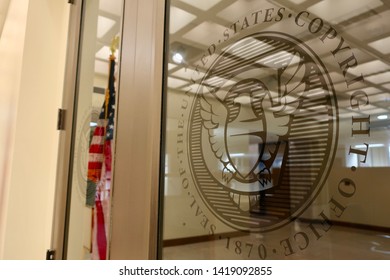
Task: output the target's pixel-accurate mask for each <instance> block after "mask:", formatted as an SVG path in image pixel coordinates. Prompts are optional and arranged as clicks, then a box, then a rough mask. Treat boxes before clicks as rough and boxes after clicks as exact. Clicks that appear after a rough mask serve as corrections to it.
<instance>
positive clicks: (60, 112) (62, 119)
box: [57, 109, 66, 130]
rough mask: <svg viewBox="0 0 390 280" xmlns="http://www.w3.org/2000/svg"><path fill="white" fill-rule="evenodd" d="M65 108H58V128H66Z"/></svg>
mask: <svg viewBox="0 0 390 280" xmlns="http://www.w3.org/2000/svg"><path fill="white" fill-rule="evenodd" d="M65 112H66V110H65V109H58V117H57V130H65Z"/></svg>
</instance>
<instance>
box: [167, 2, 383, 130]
mask: <svg viewBox="0 0 390 280" xmlns="http://www.w3.org/2000/svg"><path fill="white" fill-rule="evenodd" d="M268 7H275V10H277V8H278V7H285V8H287V9H288V10H290V11H291V13H293V14H294V13H295V14H297V13H298V12H300V11H308V12H309V13H310V14H311V15H310V18H312V19H313V18H315V17H319V18H322V19H323V20H324V21H326V22H328V23H329V24H330V25H331V26H333V27H334V28H335V29H336V30H337V31H338V33H339V35H340V36H342V37H343V38H344V39H345V41H346V42H347V43H348V45H350V46H351V48H352V50H353V53H354V54H355V56H356V58H357V60H358V62H359V65H358V66H357V67H354V68H350V69H349V71H350V72H349V74H353V75H355V76H356V77H358V76H359V75H360V74H361V73H363V74H364V79H365V82H364V83H361V84H362V90H364V91H365V92H366V93H367V94H368V95H369V97H370V100H369V101H370V104H368V105H367V106H366V107H365V110H364V114H365V115H368V114H369V115H371V116H372V117H371V118H372V119H373V120H374V121H375V122H377V123H378V122H380V126H389V121H388V120H377V119H376V116H379V115H389V117H390V114H389V108H390V94H389V91H390V47H389V45H390V24H389V18H390V1H388V0H342V1H341V0H196V1H194V0H172V1H171V8H170V29H169V32H170V38H169V40H170V52H171V53H170V55H172V52H173V51H176V50H179V51H181V52H183V54H184V56H185V62H184V63H175V62H173V61H172V60H171V59H170V61H169V65H168V71H169V78H168V87H169V88H171V89H172V90H178V91H185V90H187V89H188V86H189V84H190V83H191V81H190V78H189V77H190V73H189V71H188V67H190V68H191V66H192V67H195V65H200V67H199V70H200V71H202V70H203V71H204V72H206V69H202V63H200V59H201V58H202V56H203V55H204V54H205V53H207V49H208V48H209V46H210V45H211V44H212V43H216V42H214V41H213V40H217V39H216V38H217V37H218V36H219V37H221V35H222V34H224V31H225V30H226V29H227V28H228V27H229V26H231V25H232V23H234V22H236V21H237V20H240V19H241V20H242V18H243V17H244V16H246V15H250V14H251V12H253V11H258V10H261V9H265V8H268ZM275 24H280V23H275ZM307 24H308V23H307ZM268 26H269V25H268ZM256 28H258V30H261V29H262V28H263V27H261V26H260V25H257V27H256ZM270 28H271V27H270ZM283 28H284V29H283V31H284V32H287V33H290V32H296V31H294V30H296V29H297V28H295V29H292V28H291V27H290V26H284V27H283ZM306 33H308V31H307V30H306ZM290 34H291V33H290ZM292 35H296V36H298V37H300V38H310V37H309V35H310V34H305V33H302V34H292ZM312 37H313V36H312ZM312 37H311V38H312ZM220 41H221V40H219V42H220ZM317 41H318V40H317ZM219 46H220V47H223V43H220V44H219ZM317 51H318V52H319V53H318V54H319V55H324V56H325V58H324V61H325V63H326V61H327V60H329V58H326V55H327V56H328V57H329V56H330V53H329V50H325V49H324V50H323V53H320V52H321V51H322V50H321V48H317ZM326 51H327V53H328V54H327V53H326ZM333 64H334V63H333ZM326 67H327V69H328V70H329V72H334V73H333V82H334V83H335V88H336V90H337V89H338V84H337V83H340V85H341V83H342V82H344V83H345V80H344V79H343V76H342V75H341V74H337V73H336V70H338V72H339V73H340V69H335V68H334V67H333V68H332V65H330V64H328V65H326ZM355 90H356V89H355ZM337 95H338V96H337V98H338V102H339V109H340V116H342V117H350V116H351V115H353V114H355V115H356V110H355V111H353V110H352V109H351V108H350V104H349V99H350V96H351V93H350V92H345V91H342V92H337Z"/></svg>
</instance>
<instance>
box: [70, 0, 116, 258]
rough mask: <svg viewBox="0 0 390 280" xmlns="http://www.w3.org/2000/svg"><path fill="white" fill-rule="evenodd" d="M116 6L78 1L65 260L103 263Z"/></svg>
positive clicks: (107, 219)
mask: <svg viewBox="0 0 390 280" xmlns="http://www.w3.org/2000/svg"><path fill="white" fill-rule="evenodd" d="M122 6H123V1H122V0H116V1H111V0H99V1H84V4H83V21H82V30H81V39H80V40H81V44H80V57H79V63H78V83H77V90H76V92H77V97H76V105H75V115H74V131H73V135H74V138H73V151H72V166H71V171H72V172H71V178H70V182H69V184H70V186H69V190H70V202H69V210H68V219H67V232H66V248H65V251H66V258H67V259H106V258H107V256H108V247H109V246H108V245H109V244H108V242H109V229H110V194H111V171H112V170H111V169H112V166H111V165H112V162H113V159H112V157H113V150H114V146H113V145H114V141H113V134H114V123H115V120H114V117H115V98H116V97H115V91H116V90H115V88H116V82H115V77H116V76H117V71H118V66H117V62H118V59H117V57H118V50H117V47H118V42H119V34H120V26H121V21H122Z"/></svg>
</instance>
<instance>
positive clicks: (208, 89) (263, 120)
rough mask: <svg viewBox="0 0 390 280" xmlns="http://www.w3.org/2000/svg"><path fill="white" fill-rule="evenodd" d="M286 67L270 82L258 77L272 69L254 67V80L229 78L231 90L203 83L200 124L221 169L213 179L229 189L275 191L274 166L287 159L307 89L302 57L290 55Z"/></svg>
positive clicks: (245, 77)
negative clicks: (246, 187)
mask: <svg viewBox="0 0 390 280" xmlns="http://www.w3.org/2000/svg"><path fill="white" fill-rule="evenodd" d="M284 64H285V65H284V66H283V67H280V68H277V69H273V70H271V71H273V73H274V74H273V75H271V77H270V75H269V74H268V76H267V77H266V78H262V77H261V76H259V75H257V74H255V75H254V74H253V73H261V71H270V70H267V69H269V67H263V68H262V67H261V66H259V65H251V67H249V68H248V69H247V71H251V72H252V74H250V75H246V76H245V75H241V76H243V77H244V78H242V79H239V78H237V79H236V80H235V78H234V77H230V79H229V81H230V82H231V81H233V83H231V85H228V86H227V85H224V86H207V84H206V83H204V84H206V85H205V86H203V92H202V94H200V95H199V98H200V101H199V103H200V116H201V119H202V120H201V122H202V126H203V128H204V130H205V131H206V132H207V141H208V144H209V146H210V149H211V151H212V153H213V156H214V157H215V158H216V159H217V160H218V162H219V164H220V170H219V172H216V173H214V177H215V178H216V179H217V180H218V181H219V182H221V183H223V184H224V185H229V184H231V185H235V183H240V184H241V185H242V184H248V183H252V184H253V183H257V182H258V183H260V184H257V185H260V189H261V188H262V189H267V188H270V187H272V185H275V182H272V177H273V174H272V165H273V163H274V161H275V159H276V158H277V156H278V155H279V156H281V157H283V156H284V154H285V149H286V145H284V144H283V143H284V142H285V141H286V137H287V136H288V133H289V128H290V124H291V120H292V118H293V115H294V113H295V112H296V111H297V110H298V108H299V106H300V104H301V100H302V96H303V95H304V92H305V88H306V82H305V80H304V77H305V66H304V59H303V57H301V55H300V54H299V53H298V52H295V53H290V54H289V59H288V60H287V62H286V63H284ZM241 74H242V73H241ZM248 144H251V145H248ZM248 147H257V149H255V150H253V148H252V150H250V148H248ZM240 157H241V158H240ZM237 158H239V159H237Z"/></svg>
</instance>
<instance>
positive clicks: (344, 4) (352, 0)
mask: <svg viewBox="0 0 390 280" xmlns="http://www.w3.org/2000/svg"><path fill="white" fill-rule="evenodd" d="M382 5H383V3H382V1H380V0H367V1H356V0H342V1H340V0H327V1H320V2H318V3H317V4H314V5H313V6H311V7H310V8H308V11H309V12H310V13H313V14H315V15H317V16H319V17H321V18H322V19H325V20H327V21H328V22H330V23H333V24H337V23H340V22H342V21H345V20H347V19H350V18H352V17H355V16H358V15H360V14H362V13H364V12H367V11H370V10H371V9H375V8H378V7H380V6H382Z"/></svg>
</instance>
